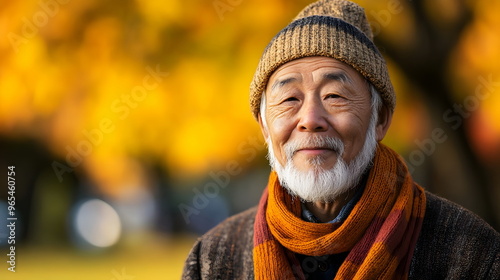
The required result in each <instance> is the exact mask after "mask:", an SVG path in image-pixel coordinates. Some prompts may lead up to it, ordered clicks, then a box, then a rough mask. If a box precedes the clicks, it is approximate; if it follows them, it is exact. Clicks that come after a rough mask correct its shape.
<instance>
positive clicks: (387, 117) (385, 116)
mask: <svg viewBox="0 0 500 280" xmlns="http://www.w3.org/2000/svg"><path fill="white" fill-rule="evenodd" d="M391 121H392V111H391V110H389V108H387V106H385V104H383V105H382V107H381V108H380V110H379V112H378V122H377V126H376V127H375V133H376V138H377V142H380V141H382V139H384V137H385V134H386V133H387V130H389V126H391Z"/></svg>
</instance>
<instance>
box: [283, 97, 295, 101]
mask: <svg viewBox="0 0 500 280" xmlns="http://www.w3.org/2000/svg"><path fill="white" fill-rule="evenodd" d="M290 101H299V99H297V98H296V97H288V98H287V99H285V100H283V102H290Z"/></svg>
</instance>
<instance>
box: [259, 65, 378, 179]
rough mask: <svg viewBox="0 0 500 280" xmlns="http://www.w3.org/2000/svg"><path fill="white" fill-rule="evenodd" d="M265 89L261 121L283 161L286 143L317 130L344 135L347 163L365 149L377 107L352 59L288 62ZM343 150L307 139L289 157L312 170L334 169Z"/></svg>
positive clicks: (301, 139)
mask: <svg viewBox="0 0 500 280" xmlns="http://www.w3.org/2000/svg"><path fill="white" fill-rule="evenodd" d="M265 94H266V108H265V116H266V117H265V121H266V124H265V125H264V124H261V126H262V129H263V133H264V136H265V137H266V139H268V144H269V145H272V147H271V148H272V150H273V151H274V155H275V157H276V160H277V161H278V162H279V163H280V164H281V165H282V166H285V165H286V164H287V156H286V151H285V145H286V144H287V143H289V142H294V141H297V142H299V143H300V142H304V141H305V140H306V139H307V138H311V137H312V136H321V137H324V136H329V137H333V138H337V139H338V140H340V141H341V142H342V143H343V145H344V151H343V153H342V157H343V160H344V161H345V162H346V163H347V164H349V163H350V162H351V161H352V160H353V159H354V158H355V157H356V156H357V155H358V154H359V153H360V151H361V150H362V148H363V144H364V142H365V138H366V134H367V129H368V126H369V123H370V117H371V113H372V110H371V95H370V90H369V86H368V84H367V82H366V81H365V79H364V78H363V76H361V75H360V74H359V73H358V72H357V71H356V70H354V69H353V68H352V67H350V66H348V65H347V64H344V63H342V62H340V61H338V60H335V59H333V58H327V57H307V58H301V59H297V60H294V61H291V62H288V63H286V64H284V65H282V66H281V67H280V68H278V69H277V70H276V71H275V72H274V73H273V74H272V76H271V77H270V79H269V82H268V84H267V88H266V93H265ZM377 134H378V133H377ZM377 138H379V135H377ZM306 142H307V141H306ZM289 153H290V152H289ZM339 156H340V153H339V151H335V149H332V148H326V147H321V146H318V145H310V144H308V145H306V147H304V146H302V147H300V148H299V149H298V150H295V151H291V158H290V159H291V160H292V161H293V165H294V166H295V167H296V168H297V170H299V171H302V172H307V171H309V170H311V169H313V168H318V167H320V168H321V169H323V170H328V169H331V168H333V167H334V166H335V164H336V162H337V160H338V157H339Z"/></svg>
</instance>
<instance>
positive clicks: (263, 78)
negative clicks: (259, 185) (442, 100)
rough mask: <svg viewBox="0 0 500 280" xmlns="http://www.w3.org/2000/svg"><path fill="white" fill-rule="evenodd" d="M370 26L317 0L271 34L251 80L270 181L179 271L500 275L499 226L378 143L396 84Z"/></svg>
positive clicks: (199, 274) (351, 10) (359, 13)
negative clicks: (416, 174)
mask: <svg viewBox="0 0 500 280" xmlns="http://www.w3.org/2000/svg"><path fill="white" fill-rule="evenodd" d="M372 37H373V36H372V33H371V30H370V26H369V24H368V22H367V20H366V17H365V14H364V11H363V9H362V8H361V7H359V6H358V5H356V4H354V3H351V2H348V1H345V0H321V1H318V2H316V3H313V4H311V5H309V6H308V7H306V8H305V9H304V10H303V11H302V12H300V14H299V15H298V16H297V17H296V18H295V20H294V21H292V23H290V24H289V25H288V26H286V27H285V28H284V29H283V30H282V31H280V32H279V33H278V34H277V35H276V36H275V37H274V38H273V39H272V41H271V42H270V43H269V45H268V46H267V48H266V49H265V51H264V54H263V56H262V58H261V60H260V63H259V66H258V68H257V71H256V73H255V76H254V79H253V81H252V84H251V90H250V91H251V97H250V99H251V107H252V110H253V114H254V116H255V117H256V119H257V120H258V122H259V124H260V127H261V129H262V133H263V135H264V137H265V139H266V142H267V144H268V147H269V160H270V164H271V167H272V169H273V171H272V173H271V175H270V178H269V183H268V186H267V188H266V190H265V191H264V193H263V195H262V198H261V201H260V203H259V205H258V206H257V207H256V208H253V209H250V210H248V211H246V212H243V213H241V214H239V215H236V216H234V217H231V218H229V219H227V220H226V221H224V222H223V223H221V224H220V225H218V226H217V227H215V228H214V229H212V230H211V231H210V232H208V233H207V234H205V235H204V236H202V237H201V238H200V239H199V240H198V241H197V242H196V244H195V246H194V247H193V249H192V251H191V253H190V255H189V257H188V259H187V261H186V265H185V268H184V276H183V278H184V279H254V278H256V279H408V278H409V279H500V235H499V234H498V233H497V232H496V231H495V230H493V229H492V228H491V227H490V226H489V225H488V224H486V223H485V222H484V221H482V220H481V219H480V218H478V217H477V216H475V215H474V214H472V213H471V212H469V211H467V210H465V209H464V208H462V207H460V206H458V205H456V204H453V203H451V202H449V201H447V200H445V199H443V198H439V197H437V196H435V195H433V194H430V193H428V192H425V191H424V190H423V189H422V187H420V186H419V185H417V184H416V183H415V182H414V181H413V179H412V177H411V175H410V174H409V172H408V169H407V167H406V165H405V163H404V161H403V160H402V159H401V158H400V157H399V156H398V155H397V154H396V153H395V152H394V151H392V150H391V149H390V148H388V147H386V146H384V145H383V144H381V143H380V141H381V140H382V139H383V138H384V136H385V134H386V132H387V129H388V128H389V126H390V123H391V118H392V114H393V111H394V107H395V94H394V90H393V87H392V84H391V81H390V79H389V75H388V71H387V66H386V63H385V61H384V59H383V57H382V55H381V54H380V52H379V51H378V49H377V47H376V46H375V45H374V44H373V39H372Z"/></svg>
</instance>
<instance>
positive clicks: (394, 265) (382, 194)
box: [253, 144, 426, 280]
mask: <svg viewBox="0 0 500 280" xmlns="http://www.w3.org/2000/svg"><path fill="white" fill-rule="evenodd" d="M425 201H426V198H425V193H424V190H423V189H422V188H421V187H420V186H418V185H417V184H416V183H415V182H413V180H412V178H411V176H410V174H409V172H408V169H407V168H406V165H405V164H404V162H403V160H402V159H401V158H400V157H399V156H398V155H397V154H396V153H395V152H394V151H392V150H391V149H389V148H388V147H386V146H384V145H382V144H379V145H378V147H377V152H376V154H375V158H374V165H373V167H372V169H371V170H370V173H369V177H368V181H367V185H366V188H365V191H364V192H363V195H362V196H361V198H360V200H359V201H358V203H357V204H356V205H355V207H354V209H353V210H352V212H351V214H349V217H348V218H347V219H346V220H345V221H344V222H343V223H333V224H331V223H310V222H306V221H303V220H302V219H301V218H300V216H301V215H300V213H301V203H300V201H299V199H296V198H295V199H294V198H293V197H291V196H290V195H289V194H288V192H287V191H286V190H284V189H283V187H281V185H280V184H279V180H278V178H277V176H276V173H274V172H272V173H271V175H270V178H269V183H268V186H267V188H266V189H265V190H264V193H263V195H262V198H261V200H260V203H259V207H258V210H257V216H256V220H255V226H254V249H253V261H254V272H255V279H257V280H260V279H266V280H267V279H304V278H305V276H304V273H303V272H302V269H301V266H300V264H299V262H298V261H297V258H296V257H295V254H296V253H298V254H302V255H307V256H324V255H331V254H338V253H342V252H349V254H348V256H347V258H346V259H345V261H344V263H343V264H342V265H341V267H340V269H339V271H338V272H337V275H336V277H335V279H407V278H408V271H409V267H410V261H411V258H412V256H413V250H414V248H415V244H416V242H417V238H418V236H419V233H420V229H421V226H422V221H423V217H424V213H425Z"/></svg>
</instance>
